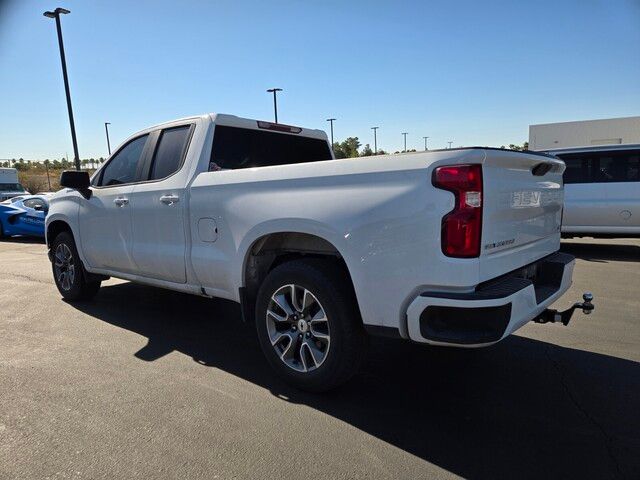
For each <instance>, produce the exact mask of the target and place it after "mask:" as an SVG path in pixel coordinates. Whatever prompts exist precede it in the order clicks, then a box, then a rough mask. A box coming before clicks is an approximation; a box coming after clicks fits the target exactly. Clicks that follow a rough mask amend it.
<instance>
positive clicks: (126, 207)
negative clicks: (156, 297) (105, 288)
mask: <svg viewBox="0 0 640 480" xmlns="http://www.w3.org/2000/svg"><path fill="white" fill-rule="evenodd" d="M148 139H149V135H142V136H139V137H137V138H134V139H133V140H131V141H129V142H128V143H127V144H125V145H124V146H123V147H122V148H120V150H119V151H117V152H116V153H115V154H114V155H113V156H112V157H111V158H110V159H109V161H108V163H107V164H106V165H105V166H104V167H103V168H102V169H101V171H100V174H99V176H98V177H97V178H94V180H93V186H92V195H91V198H90V199H89V200H85V199H82V200H81V201H80V209H79V211H78V221H79V224H80V242H81V243H82V251H83V253H84V255H85V258H86V259H87V261H88V263H89V266H91V267H94V268H100V269H105V270H113V271H116V272H125V273H133V272H135V270H136V265H135V263H134V262H133V258H132V257H131V239H132V228H131V222H132V217H131V208H132V205H131V193H132V192H133V184H134V183H135V182H137V181H139V180H140V178H141V171H142V170H141V169H142V165H143V160H144V157H145V155H146V154H147V150H148V149H147V143H148Z"/></svg>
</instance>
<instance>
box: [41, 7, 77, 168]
mask: <svg viewBox="0 0 640 480" xmlns="http://www.w3.org/2000/svg"><path fill="white" fill-rule="evenodd" d="M67 13H71V12H70V11H69V10H67V9H65V8H56V9H55V10H54V11H53V12H44V14H43V15H44V16H45V17H48V18H55V19H56V29H57V30H58V47H59V48H60V61H61V62H62V76H63V78H64V91H65V93H66V94H67V110H68V111H69V124H70V125H71V141H72V142H73V154H74V156H75V159H74V161H75V164H76V170H80V155H78V141H77V140H76V126H75V124H74V122H73V108H71V93H70V91H69V78H68V76H67V61H66V60H65V56H64V44H63V43H62V25H61V24H60V14H67Z"/></svg>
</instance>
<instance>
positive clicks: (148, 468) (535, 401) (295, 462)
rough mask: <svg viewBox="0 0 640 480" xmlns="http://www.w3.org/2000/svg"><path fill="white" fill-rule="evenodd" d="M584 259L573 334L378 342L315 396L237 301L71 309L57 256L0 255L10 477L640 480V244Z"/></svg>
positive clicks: (2, 401)
mask: <svg viewBox="0 0 640 480" xmlns="http://www.w3.org/2000/svg"><path fill="white" fill-rule="evenodd" d="M563 249H564V250H565V251H568V252H570V253H573V254H574V255H576V256H577V257H579V260H578V263H577V265H576V270H575V275H574V286H573V287H572V289H571V291H570V292H569V293H568V294H567V295H566V296H564V297H563V298H562V299H561V300H560V301H559V302H558V304H557V305H558V307H563V308H564V307H566V306H569V305H570V304H571V303H572V302H573V301H575V300H578V299H579V298H580V297H581V293H582V292H583V291H585V290H592V291H593V293H594V296H595V301H594V303H595V304H596V311H595V312H594V314H593V315H591V316H584V315H582V314H579V315H578V314H576V316H575V317H574V321H573V322H572V323H571V325H570V326H569V327H562V326H558V325H535V324H530V325H527V326H526V327H525V328H523V329H522V330H521V331H520V332H519V333H518V335H516V336H512V337H511V338H509V339H507V340H506V341H504V342H502V343H501V344H498V345H497V346H495V347H492V348H489V349H484V350H476V351H461V350H451V349H436V348H425V347H421V346H417V345H412V344H409V343H406V342H400V341H390V340H385V341H380V340H375V341H373V342H372V345H371V349H370V352H369V357H368V361H367V363H366V365H365V367H364V369H363V371H362V372H361V373H360V374H359V375H358V376H357V377H356V378H354V379H353V381H351V382H350V383H349V384H348V385H346V386H345V387H343V388H341V389H339V390H337V391H334V392H332V393H330V394H325V395H310V394H305V393H300V392H297V391H295V390H292V389H290V388H288V387H287V386H285V385H284V384H283V383H281V382H280V381H279V380H278V379H277V378H276V377H275V376H274V375H273V374H272V373H271V371H270V369H269V368H268V367H267V365H265V362H264V361H263V359H262V356H261V353H260V352H259V348H258V345H257V341H256V339H255V337H254V334H253V329H252V327H251V326H249V325H245V324H242V323H241V322H240V314H239V309H238V308H237V306H236V305H235V304H233V303H230V302H226V301H219V300H207V299H203V298H198V297H191V296H187V295H182V294H178V293H173V292H168V291H163V290H159V289H154V288H149V287H144V286H139V285H135V284H131V283H127V282H122V281H118V280H110V281H109V282H106V283H105V284H104V286H103V288H102V290H101V292H100V293H99V294H98V296H97V297H96V299H95V301H93V302H90V303H83V304H75V305H72V304H69V303H65V302H63V301H62V300H61V298H60V296H59V294H58V292H57V291H56V289H55V286H54V285H53V282H52V278H51V274H50V269H49V263H48V261H47V258H46V252H45V247H44V245H43V244H42V243H33V242H31V241H25V240H4V241H0V478H3V479H4V478H21V479H24V478H105V479H107V478H108V479H112V478H123V479H130V478H182V479H186V478H203V479H205V478H206V479H214V478H247V479H249V478H252V479H254V478H331V479H333V478H376V479H378V478H406V479H417V478H450V477H456V476H461V477H467V478H487V479H489V478H491V479H494V478H540V477H543V476H544V477H547V478H549V477H551V478H580V477H581V478H598V479H605V478H640V454H639V452H640V314H639V313H638V312H639V310H640V295H639V294H638V286H639V285H640V240H598V241H596V240H588V239H586V240H579V241H577V240H576V241H568V242H564V243H563Z"/></svg>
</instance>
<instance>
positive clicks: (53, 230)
mask: <svg viewBox="0 0 640 480" xmlns="http://www.w3.org/2000/svg"><path fill="white" fill-rule="evenodd" d="M62 232H69V233H70V234H71V236H72V237H73V238H74V240H75V239H76V237H75V235H74V234H73V230H72V228H71V225H69V223H68V222H66V221H64V220H53V221H51V222H48V224H47V229H46V232H45V238H46V241H47V248H51V245H53V241H54V240H55V239H56V237H57V236H58V235H60V234H61V233H62ZM76 243H77V242H76Z"/></svg>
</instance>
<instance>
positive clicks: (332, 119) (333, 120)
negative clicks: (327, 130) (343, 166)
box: [327, 118, 336, 148]
mask: <svg viewBox="0 0 640 480" xmlns="http://www.w3.org/2000/svg"><path fill="white" fill-rule="evenodd" d="M335 121H336V119H335V118H327V122H329V123H330V124H331V148H333V122H335Z"/></svg>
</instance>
